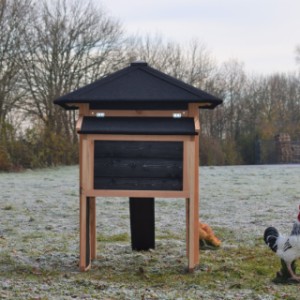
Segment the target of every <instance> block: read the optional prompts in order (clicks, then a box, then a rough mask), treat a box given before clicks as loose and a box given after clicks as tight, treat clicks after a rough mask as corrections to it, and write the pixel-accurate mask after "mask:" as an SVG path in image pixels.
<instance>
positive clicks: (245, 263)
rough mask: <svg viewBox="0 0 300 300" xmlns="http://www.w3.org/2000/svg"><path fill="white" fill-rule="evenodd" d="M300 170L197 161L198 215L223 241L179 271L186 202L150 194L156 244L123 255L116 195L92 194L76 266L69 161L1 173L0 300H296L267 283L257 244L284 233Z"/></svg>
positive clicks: (74, 186)
mask: <svg viewBox="0 0 300 300" xmlns="http://www.w3.org/2000/svg"><path fill="white" fill-rule="evenodd" d="M299 178H300V166H298V165H278V166H232V167H202V168H201V170H200V186H201V190H200V218H201V221H202V222H206V223H208V224H210V225H211V227H212V228H213V229H214V231H215V233H216V235H217V236H218V237H219V238H220V239H221V240H222V247H221V248H220V249H219V250H206V251H201V254H200V265H199V268H198V269H197V270H196V271H195V272H194V273H192V274H190V273H187V272H186V265H187V259H186V253H185V240H184V239H185V203H184V201H183V200H182V199H157V200H156V201H155V210H156V249H155V250H153V251H152V250H151V251H148V252H135V251H131V247H130V226H129V205H128V199H125V198H105V199H100V198H99V199H97V233H98V235H97V241H98V258H97V260H95V261H94V262H93V264H92V269H91V270H90V271H89V272H86V273H80V272H79V271H78V252H79V250H78V244H79V236H78V225H79V224H78V221H79V206H78V167H76V166H74V167H64V168H55V169H44V170H37V171H26V172H23V173H1V174H0V190H1V194H0V299H144V300H145V299H290V300H291V299H299V293H300V284H299V285H276V284H274V283H273V282H272V279H273V278H274V277H275V274H276V272H277V271H279V269H280V261H279V259H278V258H277V257H276V256H275V255H274V253H273V252H271V251H270V250H269V249H268V248H267V247H266V245H265V244H264V242H263V240H262V234H263V231H264V229H265V228H266V227H267V226H270V225H273V226H276V227H278V229H279V230H280V231H281V232H283V233H287V234H288V233H289V231H290V229H291V226H292V223H293V221H294V220H295V218H296V216H297V209H298V205H299V204H300V196H299V195H300V185H299Z"/></svg>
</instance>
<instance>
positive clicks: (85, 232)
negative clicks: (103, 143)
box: [79, 107, 96, 271]
mask: <svg viewBox="0 0 300 300" xmlns="http://www.w3.org/2000/svg"><path fill="white" fill-rule="evenodd" d="M85 109H86V107H85ZM92 148H93V147H91V140H90V139H89V138H88V137H87V136H86V135H81V136H80V153H79V154H80V155H79V160H80V203H79V210H80V222H79V223H80V224H79V227H80V238H79V240H80V243H79V249H80V258H79V268H80V271H87V270H88V269H90V267H91V258H92V257H93V255H95V254H96V253H95V235H96V232H95V228H94V226H95V221H96V219H95V217H94V214H95V198H90V197H88V196H87V194H86V191H87V190H89V189H90V188H91V186H92V184H93V180H92V178H93V176H92V163H93V152H92V151H91V149H92ZM91 215H92V216H91ZM92 227H93V228H92ZM91 232H93V234H92V236H91ZM91 239H92V242H91Z"/></svg>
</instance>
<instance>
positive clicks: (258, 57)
mask: <svg viewBox="0 0 300 300" xmlns="http://www.w3.org/2000/svg"><path fill="white" fill-rule="evenodd" d="M101 1H102V4H103V6H104V7H105V9H106V10H107V11H108V12H109V14H110V15H111V16H114V17H116V18H118V19H119V20H120V21H121V22H122V24H123V26H124V28H125V29H126V31H127V32H128V33H139V34H140V35H144V34H148V33H150V34H157V33H159V34H161V35H162V36H163V37H164V38H166V39H168V40H172V41H177V42H180V43H187V42H188V41H190V40H192V39H195V38H196V39H198V40H199V41H200V42H202V43H204V44H205V45H206V46H207V48H208V49H209V50H210V52H211V54H212V55H213V56H214V57H215V59H216V60H217V62H219V63H221V62H223V61H226V60H227V59H230V58H234V59H238V60H239V61H241V62H244V64H245V69H246V71H248V72H254V73H264V74H268V73H273V72H289V71H294V70H296V69H297V65H296V62H295V48H296V45H299V44H300V0H101ZM299 68H300V66H298V69H299Z"/></svg>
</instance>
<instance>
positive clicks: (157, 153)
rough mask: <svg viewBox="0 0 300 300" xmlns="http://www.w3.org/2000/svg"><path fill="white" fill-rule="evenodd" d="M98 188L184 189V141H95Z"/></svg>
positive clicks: (95, 172)
mask: <svg viewBox="0 0 300 300" xmlns="http://www.w3.org/2000/svg"><path fill="white" fill-rule="evenodd" d="M94 146H95V151H94V155H95V157H94V189H100V190H103V189H106V190H161V191H167V190H171V191H181V190H182V189H183V142H136V141H134V142H128V141H126V142H125V141H95V144H94Z"/></svg>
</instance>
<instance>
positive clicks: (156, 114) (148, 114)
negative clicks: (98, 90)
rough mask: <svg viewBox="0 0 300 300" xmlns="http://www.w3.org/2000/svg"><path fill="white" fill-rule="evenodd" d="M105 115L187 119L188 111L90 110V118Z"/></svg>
mask: <svg viewBox="0 0 300 300" xmlns="http://www.w3.org/2000/svg"><path fill="white" fill-rule="evenodd" d="M97 113H104V114H105V116H106V117H173V114H174V113H177V114H181V116H182V117H187V115H188V113H187V111H186V110H105V109H104V110H90V112H89V115H90V116H96V115H97Z"/></svg>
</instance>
